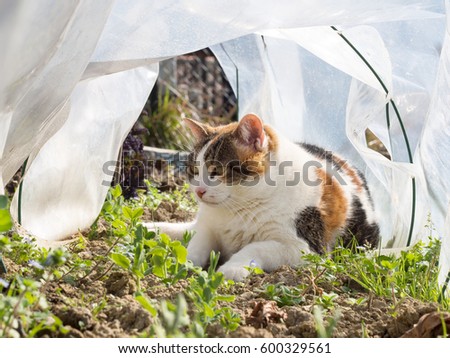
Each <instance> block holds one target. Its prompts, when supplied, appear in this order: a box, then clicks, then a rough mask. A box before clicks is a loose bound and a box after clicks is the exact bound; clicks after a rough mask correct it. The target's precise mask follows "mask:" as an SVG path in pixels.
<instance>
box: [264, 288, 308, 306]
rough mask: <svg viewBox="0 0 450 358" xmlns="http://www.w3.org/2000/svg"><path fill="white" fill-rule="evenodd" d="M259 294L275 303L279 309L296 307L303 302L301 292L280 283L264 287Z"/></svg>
mask: <svg viewBox="0 0 450 358" xmlns="http://www.w3.org/2000/svg"><path fill="white" fill-rule="evenodd" d="M261 292H262V294H263V296H264V297H265V298H267V299H269V300H272V301H275V302H276V303H277V304H278V306H279V307H283V306H293V305H298V304H300V303H302V302H304V300H305V299H304V297H303V295H302V290H300V289H299V288H297V287H289V286H285V285H284V284H282V283H276V284H269V285H266V286H265V287H264V289H263V290H261Z"/></svg>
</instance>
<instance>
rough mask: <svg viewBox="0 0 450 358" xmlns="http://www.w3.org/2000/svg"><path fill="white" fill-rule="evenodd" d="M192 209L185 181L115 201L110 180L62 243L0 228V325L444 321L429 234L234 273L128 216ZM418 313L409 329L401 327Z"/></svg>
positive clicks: (219, 326)
mask: <svg viewBox="0 0 450 358" xmlns="http://www.w3.org/2000/svg"><path fill="white" fill-rule="evenodd" d="M124 208H125V209H124ZM194 215H195V204H194V203H193V202H192V201H191V200H190V199H189V195H188V194H187V192H186V191H185V190H181V191H175V192H174V193H159V192H158V191H157V190H156V189H151V190H150V192H149V193H148V194H146V195H144V194H141V196H140V198H139V199H136V200H133V201H131V202H127V201H124V199H123V197H122V196H121V195H120V192H119V190H118V189H117V188H116V189H113V190H112V191H111V192H110V194H109V196H108V199H107V201H106V203H105V207H104V209H103V212H102V214H101V215H100V217H99V219H98V221H97V222H96V224H95V225H93V227H92V228H91V229H90V230H87V231H86V232H83V233H79V234H77V235H75V236H74V237H73V238H72V241H71V243H70V244H68V245H65V246H64V247H62V248H57V249H52V250H46V249H41V248H37V247H36V246H34V244H33V242H30V241H29V240H28V239H24V238H23V237H19V236H18V235H13V234H10V235H7V236H5V237H4V238H3V239H2V243H1V245H2V246H1V248H2V251H3V253H4V254H3V255H4V261H5V264H6V266H7V268H8V273H7V274H4V275H2V276H0V277H1V281H0V288H1V287H2V286H3V295H4V296H3V297H2V300H1V301H0V302H1V306H0V335H3V336H24V337H27V336H51V337H134V336H158V337H170V336H207V337H317V336H322V337H401V336H403V335H404V334H405V333H406V334H407V335H408V334H409V335H411V334H412V335H416V336H417V335H419V336H439V335H443V334H444V326H445V320H447V321H448V323H447V324H448V325H449V326H450V319H449V315H448V313H445V311H446V309H447V308H448V301H446V300H441V303H438V302H437V301H438V300H439V287H438V285H437V281H436V279H437V257H438V252H439V251H438V250H439V248H438V242H437V241H432V242H431V243H430V244H428V245H419V246H417V247H415V248H413V249H412V250H411V251H410V252H409V253H408V254H405V255H402V256H401V257H400V258H397V259H396V258H391V257H369V256H366V255H365V254H364V253H351V252H350V251H348V250H346V249H339V250H338V251H337V252H336V253H335V255H334V257H333V258H330V257H324V256H317V255H308V257H307V264H306V265H304V266H302V267H300V268H291V267H281V268H279V269H278V270H276V271H275V272H272V273H261V272H259V270H257V269H254V268H252V269H250V268H249V269H250V270H252V273H251V275H250V276H249V278H248V279H247V280H246V281H245V282H243V283H233V282H230V281H225V280H224V279H223V277H222V276H221V274H218V273H216V272H214V271H213V270H211V269H210V270H209V272H206V271H202V270H201V269H199V268H195V267H193V266H192V265H191V264H190V263H189V262H186V261H185V253H186V252H185V248H184V246H183V244H184V245H186V242H184V243H183V244H180V243H177V244H174V243H173V242H169V241H166V240H167V237H165V236H164V235H156V234H155V233H153V232H151V231H147V230H143V229H142V226H141V225H140V222H141V221H160V220H163V221H187V220H190V219H192V218H193V216H194ZM122 224H124V225H125V226H123V225H122ZM188 239H189V237H188V236H187V237H186V241H187V240H188ZM139 240H141V241H139ZM139 245H140V246H139ZM160 253H163V255H166V256H164V257H165V259H166V262H169V264H167V263H165V264H162V263H161V262H162V261H161V260H160V259H159V256H158V255H159V254H160ZM138 257H140V259H138ZM215 259H217V257H216V258H215V257H212V261H213V262H214V260H215ZM364 260H366V261H364ZM358 265H359V266H358ZM425 280H428V282H426V283H424V281H425ZM425 286H426V287H425ZM434 312H442V313H434ZM430 313H431V315H429V316H428V317H431V318H430V319H429V320H428V321H427V322H428V323H427V322H426V323H427V324H426V325H425V326H424V325H422V326H421V327H419V328H421V331H420V333H418V332H419V331H417V329H416V331H415V332H412V333H411V332H410V333H407V332H408V331H409V330H411V329H412V328H413V327H414V325H415V324H416V323H417V322H418V321H419V319H420V318H421V317H423V316H424V315H426V314H430ZM433 313H434V318H433ZM436 315H437V316H436ZM433 319H434V321H433ZM430 320H431V321H430ZM430 322H431V323H430ZM433 322H434V323H433Z"/></svg>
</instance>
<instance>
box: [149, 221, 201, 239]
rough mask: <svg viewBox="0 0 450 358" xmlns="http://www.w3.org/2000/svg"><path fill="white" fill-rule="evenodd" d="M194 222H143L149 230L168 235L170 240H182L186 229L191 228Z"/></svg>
mask: <svg viewBox="0 0 450 358" xmlns="http://www.w3.org/2000/svg"><path fill="white" fill-rule="evenodd" d="M194 223H195V222H189V223H166V222H152V223H144V225H145V226H146V227H147V229H149V230H155V231H159V232H160V233H164V234H167V235H169V236H170V238H171V239H172V240H180V241H181V240H182V239H183V235H184V233H185V232H186V231H191V230H193V227H194Z"/></svg>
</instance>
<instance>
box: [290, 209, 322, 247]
mask: <svg viewBox="0 0 450 358" xmlns="http://www.w3.org/2000/svg"><path fill="white" fill-rule="evenodd" d="M295 227H296V229H297V236H298V237H299V238H302V239H304V240H306V241H307V242H308V245H309V248H310V249H311V250H312V251H314V252H317V253H319V254H323V253H325V243H324V241H323V237H324V232H325V225H324V222H323V220H322V215H321V214H320V211H319V209H318V208H316V207H314V206H308V207H307V208H305V209H303V210H302V211H301V212H300V213H299V214H298V215H297V217H296V219H295Z"/></svg>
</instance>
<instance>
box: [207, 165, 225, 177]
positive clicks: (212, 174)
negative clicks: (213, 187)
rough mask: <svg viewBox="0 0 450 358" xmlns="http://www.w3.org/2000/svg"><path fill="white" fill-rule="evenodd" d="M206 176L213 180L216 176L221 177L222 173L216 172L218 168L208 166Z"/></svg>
mask: <svg viewBox="0 0 450 358" xmlns="http://www.w3.org/2000/svg"><path fill="white" fill-rule="evenodd" d="M208 174H209V178H210V179H214V178H215V177H217V176H221V175H222V173H221V172H220V171H219V170H218V168H217V167H216V166H214V165H212V166H210V167H209V169H208Z"/></svg>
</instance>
